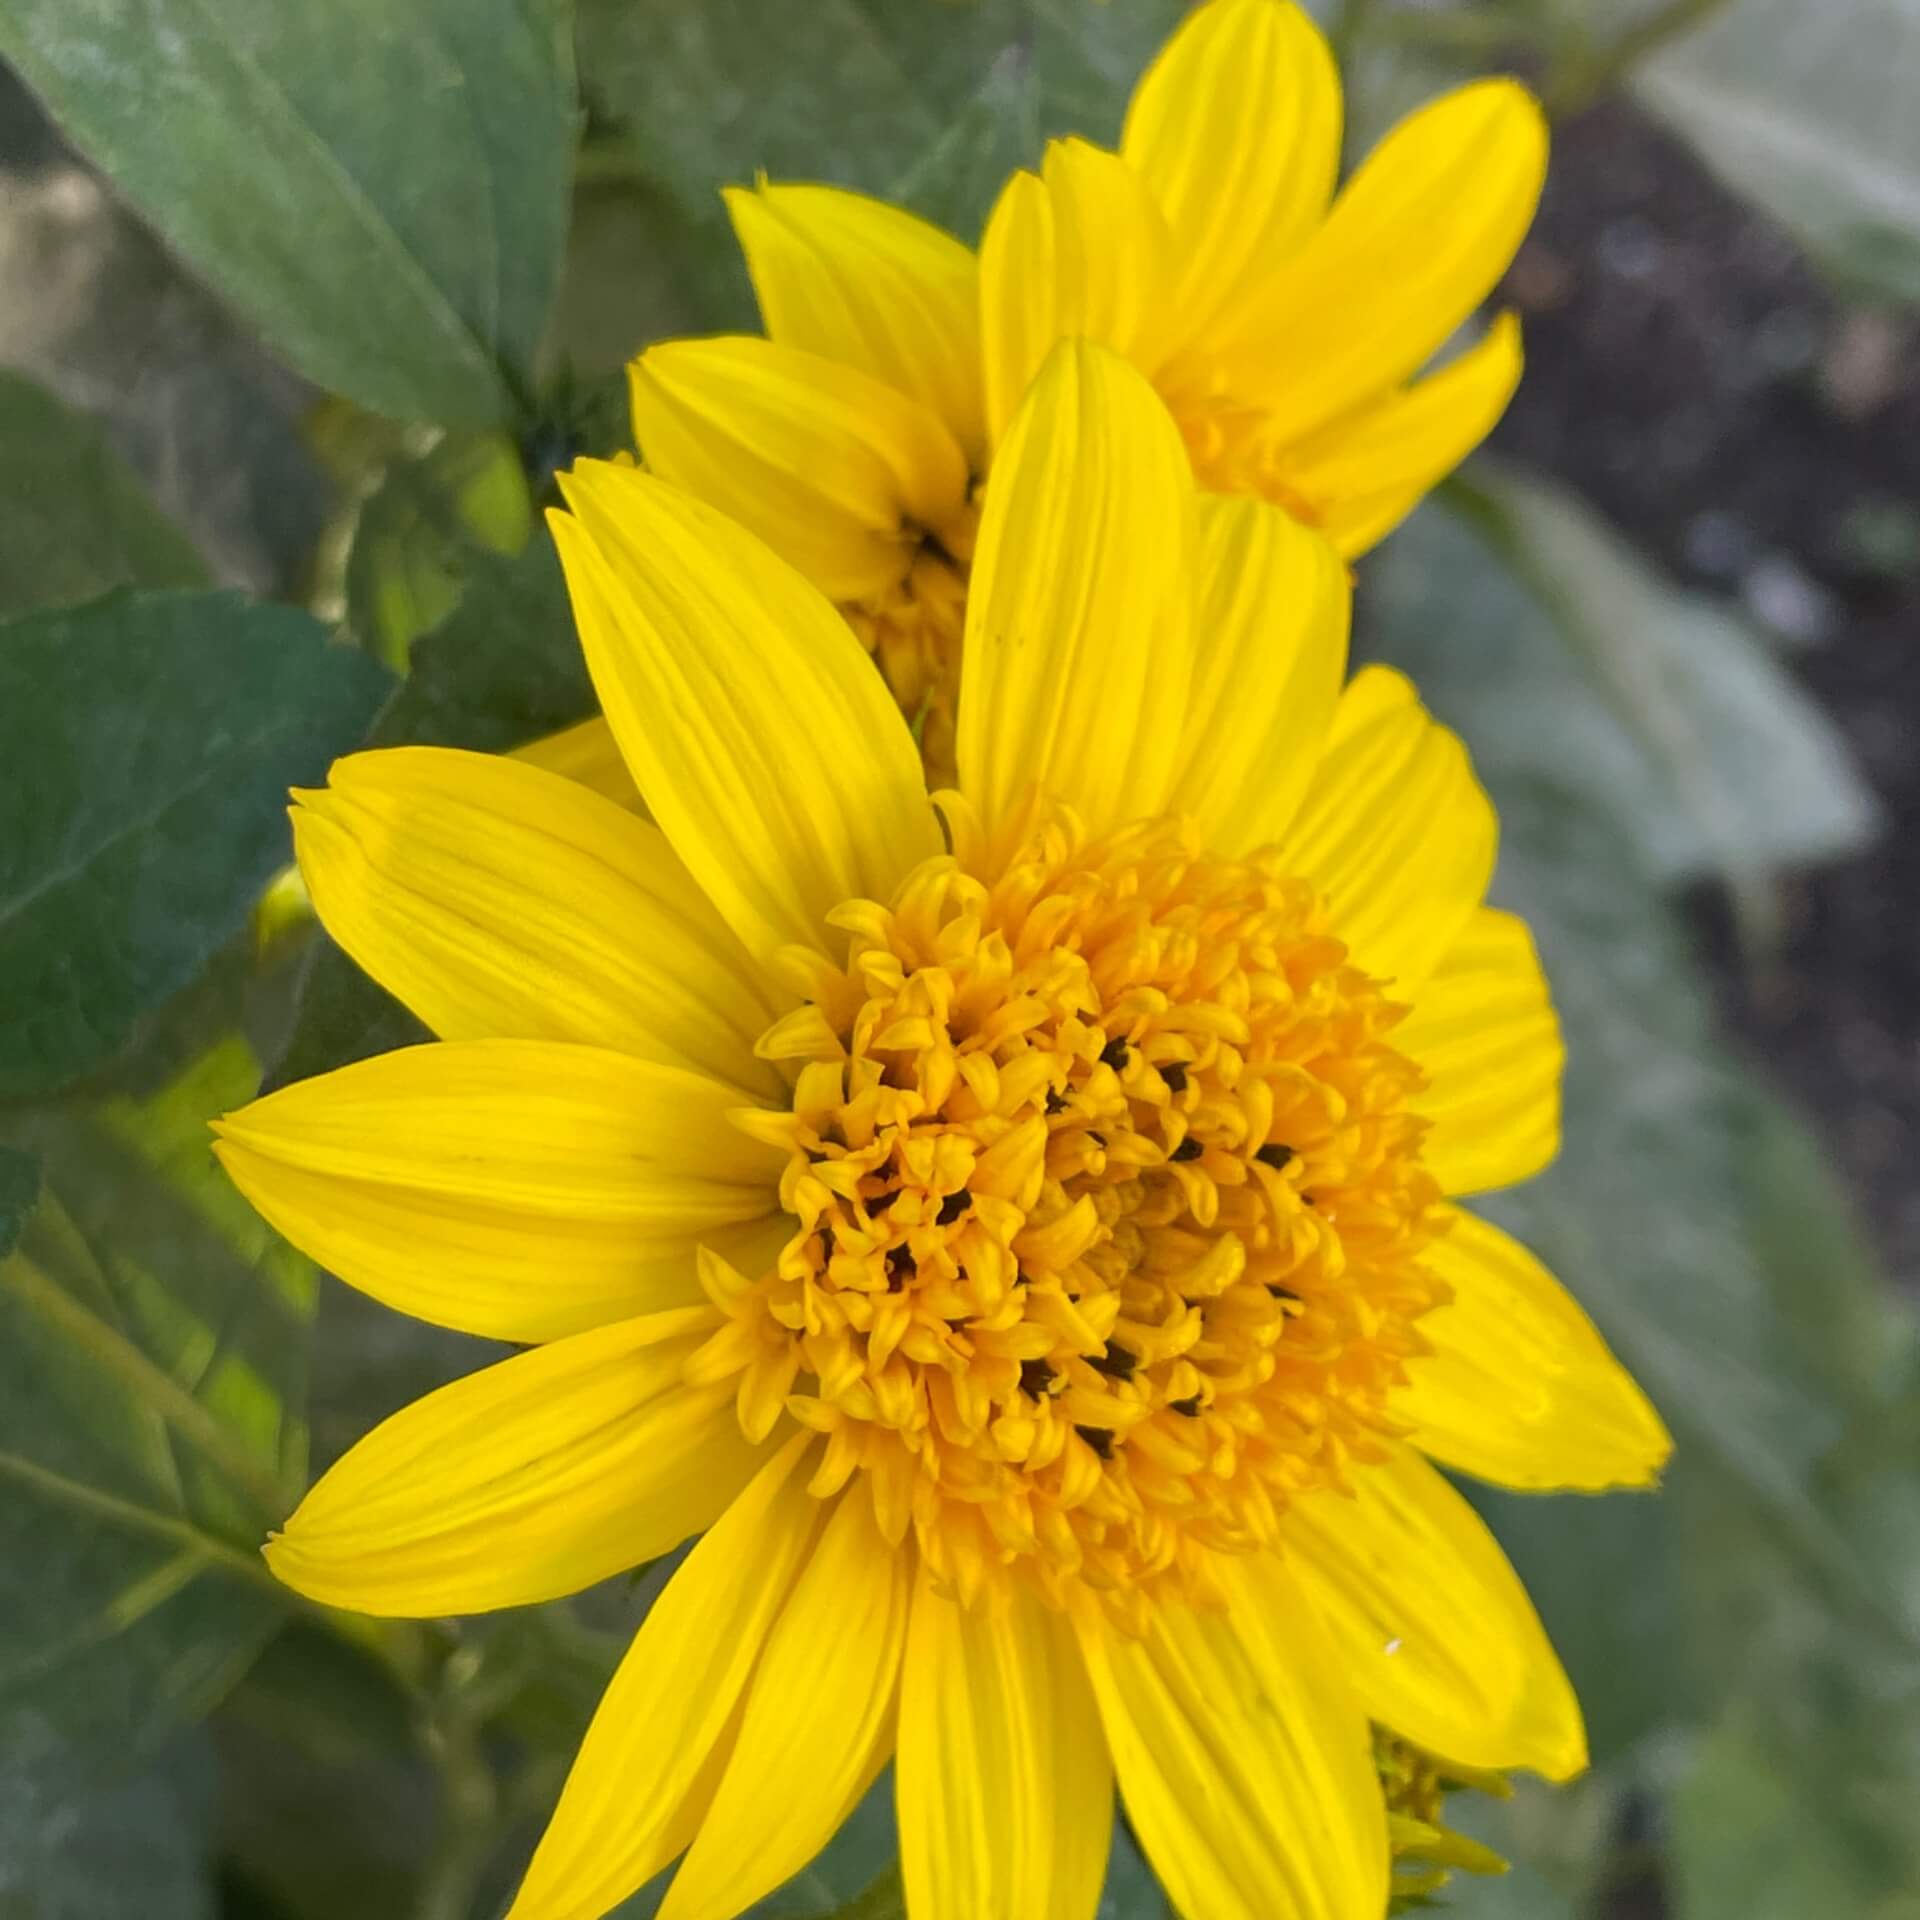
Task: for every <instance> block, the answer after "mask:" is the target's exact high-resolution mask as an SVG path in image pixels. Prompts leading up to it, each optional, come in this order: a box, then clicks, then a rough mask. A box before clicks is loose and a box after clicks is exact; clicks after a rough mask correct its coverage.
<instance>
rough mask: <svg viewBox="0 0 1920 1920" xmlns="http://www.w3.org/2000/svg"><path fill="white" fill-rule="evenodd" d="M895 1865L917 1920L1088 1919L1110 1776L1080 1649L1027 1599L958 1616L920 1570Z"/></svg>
mask: <svg viewBox="0 0 1920 1920" xmlns="http://www.w3.org/2000/svg"><path fill="white" fill-rule="evenodd" d="M897 1768H898V1781H899V1786H898V1793H897V1799H898V1802H899V1810H900V1865H901V1872H902V1875H903V1877H904V1879H905V1881H906V1890H907V1905H908V1908H909V1910H910V1911H911V1912H912V1914H913V1916H914V1920H975V1917H976V1916H978V1915H981V1914H1044V1915H1046V1916H1047V1920H1091V1916H1092V1914H1093V1911H1094V1909H1095V1908H1096V1907H1097V1906H1098V1905H1099V1903H1100V1887H1101V1883H1102V1881H1103V1879H1104V1878H1105V1874H1106V1866H1107V1843H1108V1837H1109V1834H1110V1831H1111V1829H1112V1825H1113V1766H1112V1763H1111V1761H1110V1760H1109V1759H1108V1757H1107V1748H1106V1738H1105V1735H1104V1734H1103V1733H1102V1732H1101V1728H1100V1716H1099V1711H1098V1709H1097V1707H1096V1706H1095V1704H1094V1699H1093V1693H1092V1690H1091V1688H1090V1687H1089V1686H1088V1684H1087V1678H1086V1672H1085V1669H1084V1667H1083V1666H1082V1664H1081V1659H1080V1653H1079V1649H1078V1648H1077V1647H1076V1646H1075V1644H1074V1641H1073V1636H1072V1634H1071V1633H1070V1632H1069V1631H1068V1630H1067V1627H1066V1624H1065V1622H1064V1620H1063V1619H1062V1618H1061V1617H1060V1615H1059V1614H1058V1613H1056V1612H1054V1611H1053V1610H1052V1609H1050V1608H1048V1607H1047V1606H1046V1605H1044V1604H1043V1603H1042V1602H1041V1601H1040V1599H1039V1598H1038V1596H1037V1595H1035V1594H1033V1593H1031V1592H1030V1591H1028V1590H1027V1589H1026V1588H1025V1587H1015V1588H1013V1589H1012V1590H1010V1591H1006V1592H1002V1593H998V1594H992V1595H989V1596H987V1597H986V1598H985V1599H984V1600H981V1601H979V1602H976V1604H974V1605H973V1606H970V1607H963V1606H961V1605H959V1604H957V1603H956V1602H955V1601H954V1600H952V1599H950V1598H948V1597H946V1596H944V1595H942V1594H940V1593H939V1592H937V1591H936V1590H935V1588H934V1586H933V1583H932V1581H931V1579H930V1578H929V1576H928V1575H927V1573H926V1571H925V1569H924V1568H923V1569H922V1572H921V1575H920V1582H919V1585H918V1587H917V1588H916V1589H915V1592H914V1596H913V1618H912V1623H911V1625H910V1627H909V1629H908V1634H907V1649H906V1661H905V1665H904V1668H903V1670H902V1675H901V1687H900V1745H899V1755H898V1760H897Z"/></svg>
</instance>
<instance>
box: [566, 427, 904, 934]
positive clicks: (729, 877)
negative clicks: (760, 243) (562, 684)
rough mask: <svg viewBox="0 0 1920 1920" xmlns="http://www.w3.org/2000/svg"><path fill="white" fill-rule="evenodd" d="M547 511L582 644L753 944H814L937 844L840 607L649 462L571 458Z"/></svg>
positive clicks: (682, 843)
mask: <svg viewBox="0 0 1920 1920" xmlns="http://www.w3.org/2000/svg"><path fill="white" fill-rule="evenodd" d="M561 484H562V486H563V488H564V489H565V491H566V494H567V499H568V503H569V504H570V505H571V507H572V508H573V513H572V514H571V515H568V514H555V515H554V516H553V527H554V538H555V540H556V541H557V542H558V543H559V547H560V556H561V559H562V561H563V562H564V563H565V566H566V570H567V584H568V586H569V587H570V589H571V590H572V593H573V602H574V610H575V614H576V616H577V617H578V619H579V623H580V638H581V643H582V645H583V646H584V647H585V649H586V655H587V665H588V667H589V668H590V669H591V671H592V673H593V678H594V684H595V685H596V687H597V688H598V689H599V693H600V702H601V705H602V706H603V707H604V708H605V709H606V715H607V719H608V722H609V723H610V724H611V726H612V728H613V732H614V737H615V738H616V739H617V740H618V741H619V742H620V751H621V752H622V754H624V755H625V757H626V761H627V764H628V766H630V767H631V768H632V769H633V771H634V776H635V778H636V779H637V780H638V782H639V785H640V791H641V792H642V793H643V794H644V795H645V796H646V800H647V805H648V806H649V807H650V808H651V809H652V810H653V814H654V817H655V818H656V819H657V820H658V821H659V822H660V825H661V827H662V829H663V830H664V831H665V833H666V836H667V838H668V839H669V840H670V841H672V843H673V845H674V847H675V849H676V850H677V851H678V853H679V854H680V857H681V858H682V859H683V860H684V861H686V863H687V865H688V867H689V868H690V869H691V871H692V873H693V877H694V878H695V879H696V880H697V881H698V882H699V883H700V886H701V888H702V890H703V891H704V892H705V893H706V895H707V897H708V898H709V899H710V900H711V901H712V902H713V903H714V905H715V906H716V907H717V908H719V910H720V914H721V917H722V918H723V919H725V920H726V922H727V924H728V925H729V926H731V927H732V928H733V930H734V932H735V933H736V934H737V935H738V936H739V938H740V939H741V940H742V941H743V942H744V943H745V945H746V948H747V951H748V952H749V953H751V954H752V955H754V957H755V958H756V959H764V958H765V957H766V956H767V955H768V954H770V953H771V952H773V951H775V950H776V949H778V948H779V947H781V946H784V945H788V944H791V943H794V942H800V943H804V944H806V945H809V946H815V947H819V946H822V945H823V943H824V920H825V916H826V915H827V914H828V913H830V912H831V911H832V910H833V909H834V908H835V907H837V906H840V905H841V904H843V903H844V902H845V901H847V900H850V899H856V898H864V899H878V900H885V899H887V898H889V897H890V896H891V895H892V892H893V889H894V887H895V885H896V883H897V882H898V881H899V880H900V879H901V878H902V877H903V876H904V875H905V874H906V873H907V872H908V871H909V870H910V869H912V868H913V867H914V866H916V865H918V864H919V862H920V861H922V860H924V859H927V858H929V857H930V856H931V855H933V854H936V853H938V852H939V851H940V845H941V842H940V835H939V830H938V828H937V826H936V825H935V822H934V817H933V809H932V808H931V807H930V806H929V805H928V804H927V799H926V783H925V780H924V779H923V777H922V774H921V769H920V754H919V750H918V748H916V747H915V745H914V743H913V736H912V734H911V733H909V732H908V731H907V723H906V721H905V720H903V719H902V718H901V716H900V711H899V709H898V708H897V707H896V706H895V705H894V703H893V701H892V699H891V698H890V697H889V696H888V693H887V690H886V686H885V684H884V682H883V681H882V680H881V678H880V676H879V675H878V674H877V673H875V672H874V670H873V663H872V661H871V660H870V659H869V658H868V657H867V653H866V649H865V648H863V647H862V646H861V644H860V642H859V641H858V640H856V639H855V638H854V637H853V635H852V633H851V632H850V631H849V630H848V628H847V626H846V623H845V622H844V621H843V620H842V619H841V618H840V616H839V615H838V614H837V613H835V612H834V610H833V609H832V607H830V606H829V605H828V604H827V602H826V601H825V600H824V599H822V598H821V596H820V593H819V591H818V589H817V588H814V587H811V586H809V585H808V584H807V582H806V581H804V580H803V579H802V578H801V577H800V576H799V575H798V574H797V573H795V572H794V571H793V569H792V568H791V567H789V566H788V565H787V564H786V562H785V561H783V560H781V559H779V558H777V557H776V556H775V555H774V554H773V553H771V552H769V551H768V549H767V548H765V547H764V546H762V545H761V544H760V542H759V541H757V540H756V539H754V538H753V536H752V535H751V534H749V533H746V532H744V531H743V530H742V529H740V528H739V527H736V526H734V525H733V524H732V523H731V522H730V521H728V520H726V519H724V518H723V517H722V516H721V515H720V514H718V513H716V512H715V511H714V510H713V509H712V508H711V507H708V506H706V505H704V504H703V503H702V502H700V501H698V500H695V499H694V498H693V497H692V496H691V495H689V494H684V493H681V492H678V491H677V490H676V489H674V488H672V487H670V486H668V485H667V484H666V483H665V482H664V481H661V480H657V479H655V478H654V477H653V476H652V475H650V474H644V473H638V472H635V471H634V470H633V469H631V468H628V467H621V466H615V465H613V464H611V463H609V462H606V461H599V460H588V461H582V462H581V463H580V464H579V465H578V466H577V467H575V468H574V470H573V471H572V473H570V474H567V475H564V476H563V477H562V481H561Z"/></svg>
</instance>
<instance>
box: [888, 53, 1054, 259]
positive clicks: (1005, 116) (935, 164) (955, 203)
mask: <svg viewBox="0 0 1920 1920" xmlns="http://www.w3.org/2000/svg"><path fill="white" fill-rule="evenodd" d="M1041 111H1042V101H1041V93H1040V82H1039V78H1038V76H1037V75H1036V74H1035V73H1034V70H1033V62H1032V60H1031V58H1030V57H1029V56H1028V54H1027V53H1026V51H1025V49H1024V48H1021V47H1010V48H1008V49H1007V51H1006V52H1005V53H1003V54H1001V56H1000V57H999V59H998V60H997V61H995V63H994V65H993V68H992V70H991V71H990V72H989V73H988V75H987V77H986V79H985V80H983V81H982V82H981V84H980V89H979V91H978V92H977V93H975V94H974V96H973V98H972V99H971V100H969V101H968V102H967V103H966V105H965V106H963V107H962V108H961V109H960V111H959V113H958V114H956V115H955V116H954V118H953V119H952V120H951V121H950V122H949V123H948V125H947V126H946V127H944V128H943V129H942V130H941V132H940V133H939V135H938V136H937V137H936V138H935V139H934V141H933V143H932V144H931V145H930V146H929V147H928V148H927V149H926V150H925V151H924V152H923V153H922V154H921V155H920V156H919V158H918V159H916V160H915V161H914V163H913V165H912V166H910V167H909V168H908V169H907V171H906V173H905V174H904V175H903V176H902V177H901V178H900V180H899V181H898V182H896V184H895V197H897V198H898V200H899V201H900V204H901V205H902V206H906V207H911V208H912V209H913V211H914V212H915V213H917V214H919V215H920V216H921V217H922V218H923V219H927V220H931V221H932V222H933V223H934V225H935V226H938V227H945V228H946V229H947V231H948V232H949V233H959V234H967V235H973V234H977V233H979V232H980V231H981V229H982V228H983V227H984V226H985V225H986V220H987V215H988V214H989V213H991V212H992V210H993V203H994V201H995V200H996V199H998V198H999V196H1000V189H1001V188H1002V187H1004V186H1005V185H1006V183H1007V180H1008V177H1009V176H1010V175H1012V174H1013V173H1015V172H1017V171H1018V170H1019V169H1020V168H1021V167H1025V166H1030V165H1032V164H1033V163H1034V162H1035V161H1037V160H1038V158H1039V156H1040V152H1041V149H1042V145H1043V142H1042V140H1041V137H1040V116H1041Z"/></svg>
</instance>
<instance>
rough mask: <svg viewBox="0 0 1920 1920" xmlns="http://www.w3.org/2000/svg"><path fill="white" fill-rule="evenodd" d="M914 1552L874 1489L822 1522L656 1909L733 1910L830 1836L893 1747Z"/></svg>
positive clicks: (846, 1501) (666, 1919) (853, 1496)
mask: <svg viewBox="0 0 1920 1920" xmlns="http://www.w3.org/2000/svg"><path fill="white" fill-rule="evenodd" d="M912 1590H913V1558H912V1556H911V1555H910V1554H907V1553H902V1552H900V1551H898V1550H896V1549H895V1548H893V1547H890V1546H889V1545H888V1544H887V1542H886V1540H885V1538H884V1537H883V1536H882V1534H881V1532H880V1528H879V1525H878V1523H877V1522H876V1521H875V1519H874V1516H873V1502H872V1500H870V1499H869V1498H868V1497H867V1492H866V1489H865V1488H863V1487H857V1488H855V1489H854V1490H853V1491H852V1492H851V1493H849V1494H847V1495H846V1496H845V1497H844V1498H842V1500H841V1501H840V1503H839V1505H838V1506H837V1507H835V1508H834V1510H833V1515H832V1518H830V1519H829V1520H828V1521H827V1524H826V1526H825V1527H824V1528H823V1529H822V1530H821V1534H820V1539H819V1543H818V1544H817V1545H816V1546H815V1548H814V1549H813V1553H812V1555H811V1557H810V1558H809V1559H808V1561H807V1564H806V1566H805V1567H803V1568H802V1569H801V1572H800V1577H799V1579H798V1580H797V1581H796V1582H795V1583H794V1588H793V1592H792V1594H791V1595H790V1596H789V1598H788V1600H787V1603H786V1605H785V1607H784V1608H783V1609H782V1610H781V1614H780V1618H779V1619H778V1621H776V1622H775V1623H774V1626H773V1630H772V1631H771V1632H770V1633H769V1634H768V1636H767V1645H766V1651H765V1653H764V1654H762V1656H761V1659H760V1664H759V1666H758V1668H756V1669H755V1672H754V1676H753V1683H752V1686H751V1687H750V1688H749V1690H748V1693H747V1701H746V1709H745V1712H744V1714H743V1716H742V1718H741V1722H740V1733H739V1737H738V1738H737V1739H736V1740H735V1741H734V1743H733V1753H732V1755H731V1757H730V1758H729V1759H728V1761H727V1766H726V1771H725V1772H724V1773H723V1774H722V1775H721V1776H720V1784H719V1786H718V1787H717V1788H716V1789H715V1790H714V1795H713V1801H712V1804H711V1805H710V1806H709V1807H708V1808H707V1811H706V1815H705V1817H704V1818H703V1819H702V1821H701V1823H700V1831H699V1832H698V1833H697V1834H696V1835H695V1836H694V1841H693V1845H692V1846H691V1847H690V1848H688V1850H687V1857H686V1859H685V1860H683V1861H682V1862H681V1864H680V1871H679V1872H678V1873H676V1874H675V1875H674V1877H673V1884H672V1885H671V1886H670V1887H669V1888H668V1889H667V1897H666V1899H665V1900H664V1901H663V1902H662V1903H661V1906H660V1920H733V1916H734V1915H735V1914H738V1913H741V1912H744V1911H745V1909H746V1908H748V1907H750V1906H751V1905H752V1904H753V1903H754V1901H756V1900H758V1899H759V1898H760V1896H761V1895H762V1894H765V1893H771V1892H772V1891H773V1889H774V1888H775V1887H777V1886H779V1885H780V1883H781V1882H782V1881H783V1880H786V1879H788V1878H789V1877H790V1876H791V1875H793V1874H795V1873H797V1872H799V1870H800V1869H801V1868H802V1867H804V1866H805V1865H806V1864H807V1862H808V1861H809V1860H811V1859H812V1858H813V1856H814V1855H815V1854H816V1853H818V1852H819V1851H820V1849H821V1848H822V1847H823V1846H825V1845H826V1843H827V1842H828V1841H829V1840H830V1839H832V1837H833V1835H834V1833H835V1832H836V1831H837V1830H838V1828H839V1826H840V1823H841V1822H842V1821H843V1820H845V1819H846V1817H847V1815H848V1814H849V1813H851V1812H852V1811H853V1809H854V1807H855V1805H856V1804H857V1803H858V1802H859V1799H860V1797H861V1795H862V1794H864V1793H865V1792H866V1790H867V1789H868V1787H870V1786H871V1785H872V1784H873V1781H874V1777H875V1776H876V1775H877V1774H878V1773H879V1771H880V1769H881V1768H882V1767H883V1766H884V1765H885V1764H886V1760H887V1755H888V1753H889V1751H890V1750H891V1748H892V1745H893V1732H894V1700H895V1697H896V1693H897V1690H898V1687H899V1683H900V1656H901V1653H902V1651H903V1649H904V1647H905V1645H906V1638H907V1613H908V1604H909V1599H910V1596H911V1594H912Z"/></svg>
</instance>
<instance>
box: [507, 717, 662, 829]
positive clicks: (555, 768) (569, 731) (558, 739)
mask: <svg viewBox="0 0 1920 1920" xmlns="http://www.w3.org/2000/svg"><path fill="white" fill-rule="evenodd" d="M513 757H514V758H515V759H516V760H524V761H525V762H526V763H527V765H528V766H530V767H538V768H540V769H541V771H542V772H545V773H557V774H558V775H559V776H560V777H561V779H563V780H577V781H578V782H579V783H580V785H581V786H583V787H586V788H588V789H589V790H590V791H591V792H594V793H597V794H599V795H600V797H601V798H602V799H603V800H612V801H614V802H615V803H616V804H618V805H620V806H623V807H625V808H627V809H628V811H629V812H633V813H640V814H644V813H645V812H646V807H645V804H644V803H643V802H642V800H641V798H640V789H639V788H638V787H636V786H635V785H634V784H633V775H632V774H631V773H630V772H629V771H628V770H627V763H626V762H625V761H624V760H623V759H621V757H620V745H619V742H618V741H616V740H615V739H614V737H613V729H612V728H611V727H610V726H608V725H607V721H606V716H605V715H604V714H599V713H596V714H595V715H594V716H593V718H592V719H591V720H582V721H580V722H579V723H578V725H576V726H571V727H562V728H561V729H560V731H559V732H558V733H548V734H542V735H541V736H540V738H539V739H537V740H529V741H528V742H527V744H526V745H525V746H524V747H516V748H515V749H514V755H513Z"/></svg>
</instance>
